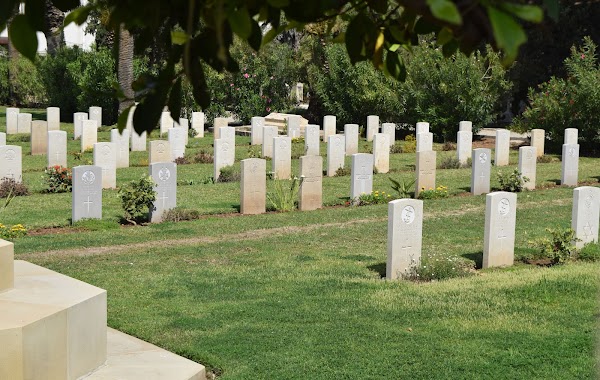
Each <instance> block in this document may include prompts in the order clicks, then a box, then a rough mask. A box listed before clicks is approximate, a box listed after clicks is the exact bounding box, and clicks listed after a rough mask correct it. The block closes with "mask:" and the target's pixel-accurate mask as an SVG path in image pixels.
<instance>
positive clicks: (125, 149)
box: [110, 129, 129, 168]
mask: <svg viewBox="0 0 600 380" xmlns="http://www.w3.org/2000/svg"><path fill="white" fill-rule="evenodd" d="M110 141H111V142H112V143H114V144H115V146H116V154H117V168H128V167H129V130H128V129H123V132H121V133H119V130H118V129H111V130H110Z"/></svg>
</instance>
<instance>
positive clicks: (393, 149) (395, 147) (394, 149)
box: [390, 144, 403, 154]
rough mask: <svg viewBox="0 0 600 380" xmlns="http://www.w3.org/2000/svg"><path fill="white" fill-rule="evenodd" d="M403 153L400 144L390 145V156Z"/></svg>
mask: <svg viewBox="0 0 600 380" xmlns="http://www.w3.org/2000/svg"><path fill="white" fill-rule="evenodd" d="M396 153H403V151H402V146H401V145H400V144H394V145H390V154H396Z"/></svg>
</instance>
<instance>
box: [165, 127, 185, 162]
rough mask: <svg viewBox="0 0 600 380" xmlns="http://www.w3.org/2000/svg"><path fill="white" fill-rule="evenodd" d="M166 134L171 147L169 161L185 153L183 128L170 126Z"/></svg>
mask: <svg viewBox="0 0 600 380" xmlns="http://www.w3.org/2000/svg"><path fill="white" fill-rule="evenodd" d="M168 135H169V145H170V148H171V159H170V160H169V161H175V160H176V159H177V158H179V157H183V156H184V155H185V129H184V128H182V127H175V128H171V129H169V131H168Z"/></svg>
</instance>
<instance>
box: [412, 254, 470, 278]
mask: <svg viewBox="0 0 600 380" xmlns="http://www.w3.org/2000/svg"><path fill="white" fill-rule="evenodd" d="M474 273H475V263H474V262H473V261H471V260H467V259H464V258H462V257H454V256H452V257H448V256H445V255H443V254H441V253H433V254H429V255H425V256H423V257H422V259H421V262H420V263H417V264H416V265H414V266H413V267H412V270H411V271H410V272H409V273H408V274H407V276H406V278H407V279H409V280H413V281H426V282H428V281H436V280H446V279H449V278H455V277H466V276H470V275H472V274H474Z"/></svg>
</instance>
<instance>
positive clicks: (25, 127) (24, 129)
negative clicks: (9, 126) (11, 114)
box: [17, 113, 31, 133]
mask: <svg viewBox="0 0 600 380" xmlns="http://www.w3.org/2000/svg"><path fill="white" fill-rule="evenodd" d="M18 120H19V121H18V125H17V132H18V133H31V114H30V113H19V115H18Z"/></svg>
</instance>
